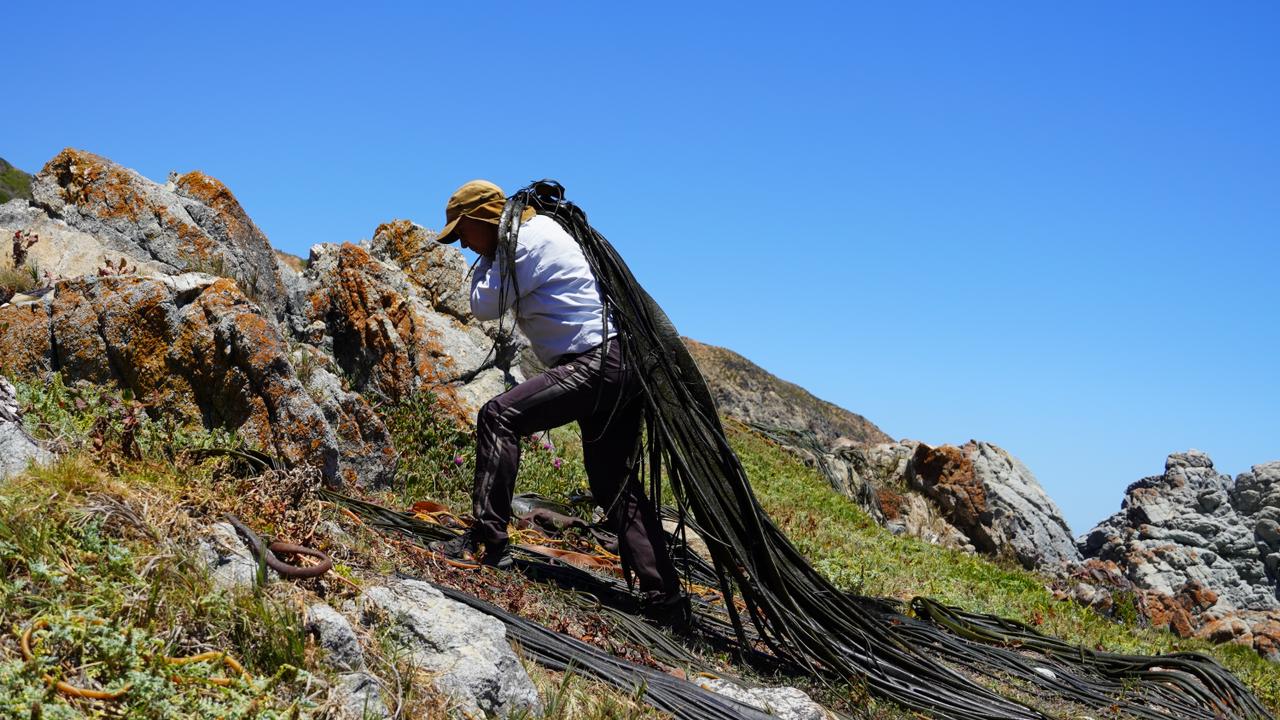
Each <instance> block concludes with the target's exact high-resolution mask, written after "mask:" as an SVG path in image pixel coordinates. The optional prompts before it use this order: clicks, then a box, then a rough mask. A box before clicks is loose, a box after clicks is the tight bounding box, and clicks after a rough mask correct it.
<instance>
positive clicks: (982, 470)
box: [907, 441, 1081, 573]
mask: <svg viewBox="0 0 1280 720" xmlns="http://www.w3.org/2000/svg"><path fill="white" fill-rule="evenodd" d="M907 478H908V481H909V482H910V483H911V485H912V487H915V488H918V489H919V490H920V491H921V492H923V493H924V494H925V495H926V496H928V497H929V498H931V499H932V500H933V501H934V503H935V504H936V505H937V506H938V507H939V508H940V509H941V510H942V513H943V515H944V517H946V519H947V520H948V521H949V522H950V523H951V524H952V525H954V526H955V527H956V528H958V529H959V530H960V531H961V532H962V533H963V534H964V535H965V537H967V538H968V539H969V541H970V542H971V543H972V544H973V545H974V546H975V547H976V548H977V549H978V550H980V551H982V552H985V553H989V554H1000V553H1009V554H1011V555H1012V556H1013V557H1015V558H1017V560H1018V562H1020V563H1021V564H1022V566H1023V567H1026V568H1028V569H1038V570H1042V571H1047V572H1051V573H1062V572H1065V571H1066V570H1067V569H1068V568H1069V567H1070V566H1071V565H1073V564H1074V563H1078V562H1079V561H1080V559H1081V557H1080V554H1079V551H1078V550H1077V549H1076V547H1075V542H1074V541H1073V540H1072V538H1071V533H1070V529H1069V528H1068V527H1067V523H1066V521H1065V520H1063V519H1062V511H1061V510H1059V509H1058V506H1057V505H1056V504H1055V503H1054V502H1053V500H1051V499H1050V498H1049V496H1048V495H1047V494H1046V493H1045V492H1044V488H1042V487H1041V486H1040V483H1039V482H1038V481H1037V480H1036V479H1035V476H1034V475H1032V474H1031V471H1030V470H1029V469H1028V468H1027V467H1026V466H1025V465H1023V464H1022V463H1021V462H1019V461H1018V459H1017V458H1015V457H1013V456H1012V455H1010V454H1009V453H1007V452H1005V451H1004V450H1003V449H1001V448H999V447H997V446H995V445H993V444H991V443H987V442H978V441H970V442H969V443H967V444H966V445H964V446H963V447H959V448H957V447H954V446H951V445H943V446H940V447H938V448H932V447H929V446H928V445H924V444H920V445H919V446H917V448H916V451H915V453H914V455H913V456H912V459H911V463H910V467H909V469H908V472H907Z"/></svg>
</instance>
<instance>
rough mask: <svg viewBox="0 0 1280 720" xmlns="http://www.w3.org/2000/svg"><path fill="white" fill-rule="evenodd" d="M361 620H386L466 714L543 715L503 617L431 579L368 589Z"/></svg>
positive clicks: (414, 658)
mask: <svg viewBox="0 0 1280 720" xmlns="http://www.w3.org/2000/svg"><path fill="white" fill-rule="evenodd" d="M359 605H360V608H361V612H362V616H361V621H362V622H363V623H365V624H367V625H370V626H381V625H385V627H386V630H387V633H388V635H389V637H390V638H391V639H393V640H394V641H395V642H397V643H399V644H400V645H402V646H403V648H404V650H405V651H406V652H407V653H408V654H409V657H410V658H411V660H412V662H413V663H414V664H415V665H416V666H418V667H419V668H422V669H423V670H425V671H427V672H429V673H431V674H432V677H433V682H434V683H435V686H436V688H437V689H438V690H439V691H440V692H442V693H445V694H446V695H448V696H450V697H451V698H452V699H453V700H454V701H455V702H457V703H458V710H459V714H460V715H463V716H466V717H480V716H481V715H490V716H496V717H507V716H509V715H512V714H519V713H522V712H523V713H529V714H533V715H538V714H540V713H541V712H542V704H541V701H540V700H539V698H538V692H537V689H536V688H534V686H533V681H532V680H530V679H529V675H528V673H526V672H525V670H524V667H523V666H522V665H521V664H520V659H519V658H518V657H516V654H515V653H514V652H513V651H512V649H511V646H510V645H509V644H508V642H507V637H506V633H507V631H506V627H505V626H504V625H503V624H502V622H501V621H499V620H497V619H495V618H492V617H489V616H488V615H485V614H484V613H482V612H480V611H478V610H475V609H473V608H470V607H467V606H466V605H463V604H462V603H458V602H454V601H453V600H450V599H448V598H446V597H444V595H443V594H441V592H440V591H439V590H436V589H435V588H434V587H432V586H431V585H429V584H428V583H425V582H421V581H418V580H397V581H395V582H392V583H390V584H388V585H386V586H382V587H374V588H370V589H368V590H366V591H365V593H364V594H363V595H361V597H360V600H359Z"/></svg>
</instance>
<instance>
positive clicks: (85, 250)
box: [0, 148, 286, 317]
mask: <svg viewBox="0 0 1280 720" xmlns="http://www.w3.org/2000/svg"><path fill="white" fill-rule="evenodd" d="M31 190H32V199H31V200H30V204H29V208H30V210H26V211H20V212H19V211H15V212H6V213H3V214H0V222H3V223H7V224H9V225H14V229H25V230H30V231H32V232H35V233H37V234H39V233H41V232H42V231H43V232H44V233H45V234H42V235H41V241H42V242H45V243H48V244H49V245H50V247H48V248H46V249H45V250H44V251H42V252H51V253H56V254H58V255H59V256H61V257H62V258H63V259H62V260H61V261H59V262H51V263H50V269H51V270H52V269H57V270H58V272H60V273H62V274H64V275H66V276H71V275H73V274H79V273H82V272H84V271H85V265H86V264H90V265H92V264H94V263H97V262H98V260H97V258H98V256H99V255H100V254H101V255H105V256H106V259H112V257H113V256H119V255H123V256H127V257H128V258H130V259H131V260H132V261H133V262H134V263H137V264H139V265H140V266H141V267H139V270H142V271H145V272H165V273H172V274H181V273H184V272H191V271H197V272H205V273H209V274H213V275H218V276H223V277H229V278H232V279H234V280H235V281H236V282H237V283H238V284H239V285H240V287H241V288H242V289H243V291H244V292H245V294H247V295H249V296H250V297H253V298H254V299H255V301H256V302H258V304H260V305H261V306H262V307H263V308H264V309H266V310H267V311H268V312H270V313H271V314H272V315H273V316H275V317H279V316H282V315H283V314H284V312H285V310H286V307H285V302H286V293H285V287H284V284H283V282H282V280H281V277H280V272H279V268H278V265H277V262H276V259H275V257H274V255H273V254H272V250H271V245H270V243H269V242H268V241H267V238H266V236H265V235H264V234H263V233H262V231H261V230H259V229H258V227H257V226H256V225H254V223H253V221H252V220H250V219H249V216H248V215H247V214H246V213H245V212H244V209H243V208H242V207H241V206H240V203H239V202H238V201H237V200H236V198H235V196H234V195H232V193H231V191H230V190H228V189H227V187H226V186H225V185H223V184H222V183H221V182H219V181H218V180H216V179H214V178H211V177H209V176H207V175H205V174H204V173H201V172H199V171H194V172H189V173H187V174H185V175H177V174H173V175H171V176H170V180H169V182H168V183H166V184H164V185H160V184H158V183H155V182H153V181H151V180H148V179H147V178H144V177H142V176H141V175H139V174H138V173H137V172H135V171H133V170H130V169H128V168H125V167H122V166H120V165H118V164H116V163H114V162H112V161H110V160H108V159H106V158H103V157H100V156H98V155H94V154H93V153H89V152H85V151H83V150H76V149H73V148H67V149H65V150H63V151H62V152H60V153H58V155H56V156H55V157H54V158H53V159H52V160H50V161H49V162H48V163H47V164H46V165H45V166H44V169H43V170H41V171H40V172H39V173H38V174H37V175H36V176H35V180H34V181H33V183H32V188H31ZM6 207H8V206H6ZM16 210H21V209H20V208H17V209H16ZM31 210H34V211H35V212H31ZM86 236H89V237H90V238H92V239H91V240H89V241H86ZM37 245H39V243H38V244H37Z"/></svg>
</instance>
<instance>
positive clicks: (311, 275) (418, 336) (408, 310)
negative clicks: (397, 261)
mask: <svg viewBox="0 0 1280 720" xmlns="http://www.w3.org/2000/svg"><path fill="white" fill-rule="evenodd" d="M384 235H385V233H384ZM422 292H426V291H422V290H420V288H419V286H418V285H417V284H416V283H413V282H410V280H409V279H408V278H407V277H406V275H405V273H404V272H403V271H401V270H400V269H399V268H398V267H396V266H395V265H392V264H390V263H387V262H383V261H381V260H379V259H377V258H376V257H374V256H372V255H371V254H370V253H369V252H368V251H367V250H366V249H364V248H363V247H360V246H357V245H352V244H350V243H345V244H343V245H317V246H315V247H313V248H312V249H311V257H310V259H309V262H308V264H307V269H306V272H305V273H304V275H303V284H302V289H301V290H300V293H299V296H297V298H296V299H295V302H294V305H295V307H299V308H303V309H304V314H303V315H302V316H301V317H298V318H295V320H294V329H295V332H296V333H297V334H298V335H299V336H300V337H302V338H303V339H304V340H306V341H307V342H309V343H311V344H313V345H315V346H317V347H318V348H320V349H321V350H322V351H324V352H326V353H328V354H330V355H331V356H332V357H333V358H334V360H335V361H336V362H337V364H338V366H339V367H340V368H341V369H342V371H343V372H344V373H345V374H346V375H347V377H349V378H350V379H351V383H352V389H354V390H356V391H358V392H361V393H365V394H373V395H375V396H380V397H385V398H389V399H392V400H398V399H402V398H405V397H408V396H409V395H411V394H412V393H414V392H416V391H424V390H427V391H432V392H435V393H436V394H437V395H439V396H440V397H441V399H442V400H443V401H444V402H445V403H446V405H449V404H452V405H453V406H454V408H455V410H456V411H457V414H458V416H459V417H460V418H465V419H474V415H475V411H476V410H478V408H479V406H480V405H481V404H483V402H484V401H485V400H488V399H489V398H490V397H492V396H494V395H497V394H498V393H500V392H502V391H503V390H504V389H505V384H504V378H505V377H506V375H505V373H504V370H503V367H502V365H503V363H509V362H510V360H511V358H510V356H509V355H508V356H506V357H500V356H498V355H495V354H493V353H490V352H489V351H490V349H491V348H492V346H493V341H492V339H491V338H490V337H489V335H487V334H486V332H485V330H484V328H483V327H481V326H480V325H479V324H467V323H464V322H462V321H460V320H459V319H458V317H457V316H455V315H451V314H446V313H444V312H442V311H440V310H439V309H437V308H436V307H435V306H433V305H432V304H431V302H430V301H429V300H428V299H427V298H426V297H424V295H423V294H420V293H422ZM515 379H518V378H515Z"/></svg>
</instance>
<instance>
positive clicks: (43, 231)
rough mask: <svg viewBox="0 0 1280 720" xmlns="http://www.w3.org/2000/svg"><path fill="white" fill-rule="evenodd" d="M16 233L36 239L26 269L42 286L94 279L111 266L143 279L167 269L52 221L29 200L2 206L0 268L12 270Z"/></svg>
mask: <svg viewBox="0 0 1280 720" xmlns="http://www.w3.org/2000/svg"><path fill="white" fill-rule="evenodd" d="M17 231H23V232H28V233H31V234H32V235H34V236H35V237H36V238H37V239H36V242H35V244H33V245H31V246H30V247H29V248H27V251H26V252H27V259H26V262H25V263H24V264H25V265H26V266H27V267H33V268H35V269H36V271H37V274H38V275H39V277H40V280H41V282H43V281H44V279H45V278H49V279H50V280H54V279H57V278H67V277H74V276H76V275H95V274H97V272H98V270H100V269H102V268H106V267H107V266H110V267H111V268H119V265H120V262H121V261H122V260H123V261H124V263H125V267H127V268H129V269H130V270H134V271H136V272H137V273H139V274H143V275H159V274H162V273H164V272H166V270H165V268H164V266H162V265H160V264H158V263H156V262H153V261H151V260H148V259H144V258H140V257H137V256H134V255H131V254H129V253H127V252H121V251H120V250H117V249H115V248H114V247H111V246H110V245H108V244H107V243H105V242H103V241H102V240H100V239H98V238H97V237H95V236H93V235H91V234H89V233H87V232H84V231H81V230H77V229H76V228H73V227H71V226H70V225H68V224H67V223H66V222H65V221H63V220H60V219H57V218H54V217H50V216H49V214H48V213H47V212H45V211H44V210H43V209H42V208H39V207H37V206H35V205H32V204H30V203H28V202H27V201H26V200H13V201H10V202H8V203H6V204H4V205H0V267H12V265H13V248H12V243H10V242H9V238H11V237H13V234H14V233H15V232H17Z"/></svg>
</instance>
